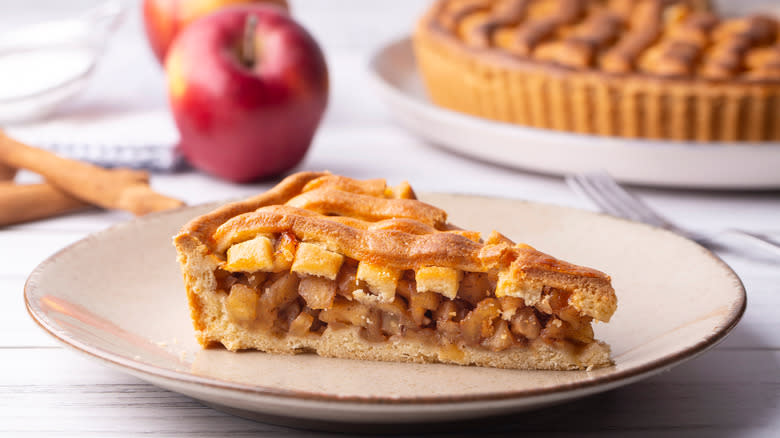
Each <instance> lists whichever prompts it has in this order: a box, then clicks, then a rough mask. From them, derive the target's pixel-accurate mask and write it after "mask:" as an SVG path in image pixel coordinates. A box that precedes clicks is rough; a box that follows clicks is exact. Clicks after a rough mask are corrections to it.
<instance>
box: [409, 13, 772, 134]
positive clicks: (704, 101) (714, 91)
mask: <svg viewBox="0 0 780 438" xmlns="http://www.w3.org/2000/svg"><path fill="white" fill-rule="evenodd" d="M413 43H414V52H415V57H416V59H417V64H418V66H419V70H420V73H421V75H422V79H423V82H424V84H425V87H426V89H427V90H428V94H429V95H430V97H431V99H432V100H433V102H434V103H436V104H437V105H439V106H442V107H444V108H448V109H452V110H455V111H458V112H462V113H466V114H471V115H475V116H479V117H484V118H488V119H493V120H498V121H502V122H509V123H515V124H519V125H526V126H531V127H535V128H543V129H553V130H557V131H568V132H576V133H581V134H597V135H606V136H616V137H628V138H648V139H666V140H681V141H684V140H693V141H701V142H706V141H762V142H763V141H780V123H776V122H777V120H778V117H780V87H778V86H776V85H771V84H762V83H755V84H748V83H739V84H738V83H732V82H711V81H703V80H699V81H696V80H683V79H679V80H674V79H668V78H651V77H644V76H641V75H626V76H607V75H606V74H605V73H603V72H577V71H569V70H564V69H562V68H556V67H554V66H543V65H537V64H536V63H534V62H533V61H521V60H514V59H511V58H510V57H509V55H505V56H501V54H500V53H485V51H478V50H473V49H470V48H468V47H466V46H465V45H464V44H463V43H462V42H460V41H458V40H455V39H454V38H453V37H452V36H451V35H446V34H443V33H442V32H441V31H439V30H437V29H436V28H435V25H434V24H432V22H431V18H429V17H426V18H424V19H423V20H422V21H421V22H420V24H419V25H418V28H417V31H416V33H415V35H414V38H413Z"/></svg>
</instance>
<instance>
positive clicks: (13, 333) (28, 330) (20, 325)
mask: <svg viewBox="0 0 780 438" xmlns="http://www.w3.org/2000/svg"><path fill="white" fill-rule="evenodd" d="M24 281H25V277H5V278H4V277H0V309H3V311H2V315H3V316H2V318H0V348H7V347H58V346H59V345H60V344H59V343H58V342H57V341H56V340H54V338H52V337H51V336H49V335H48V334H47V333H46V332H45V331H44V330H43V329H41V328H40V327H38V324H36V323H35V322H34V321H33V320H32V318H31V317H30V315H29V314H28V313H27V309H26V308H25V305H24V293H23V290H24Z"/></svg>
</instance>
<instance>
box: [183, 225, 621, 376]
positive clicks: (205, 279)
mask: <svg viewBox="0 0 780 438" xmlns="http://www.w3.org/2000/svg"><path fill="white" fill-rule="evenodd" d="M179 244H180V245H181V247H180V249H181V250H182V251H181V252H180V257H179V261H180V262H181V263H182V267H183V272H184V273H185V284H186V287H187V296H188V300H189V303H190V309H191V312H192V315H191V316H192V320H193V324H194V327H195V330H196V337H197V339H198V341H199V342H200V343H201V344H202V345H205V346H214V345H219V344H222V345H224V346H225V348H227V349H229V350H233V351H235V350H244V349H257V350H260V351H265V352H269V353H284V354H299V353H312V352H316V353H317V354H319V355H320V356H325V357H336V358H346V359H363V360H379V361H394V362H399V361H400V362H415V363H451V364H458V365H478V366H487V367H494V368H508V369H537V370H581V369H591V368H599V367H604V366H609V365H611V364H612V362H611V359H610V357H609V353H610V349H609V346H608V345H606V344H604V343H602V342H599V341H594V342H592V343H590V344H587V345H585V346H584V347H580V348H576V349H572V348H556V347H555V346H552V345H548V344H547V343H546V342H544V341H543V340H542V339H541V338H539V339H536V340H534V341H531V342H529V343H528V344H526V345H523V346H521V347H515V348H510V349H507V350H503V351H498V352H495V351H488V350H484V349H479V348H473V347H468V346H460V347H458V348H457V349H453V348H451V347H450V348H447V347H446V346H441V345H437V344H433V343H430V342H422V341H419V340H417V339H414V338H405V337H404V338H401V339H400V340H393V339H390V340H388V341H385V342H370V341H367V340H365V339H364V338H363V337H362V336H361V335H360V333H359V327H351V326H347V327H340V328H332V327H328V328H326V329H325V331H324V332H323V333H322V334H310V335H305V336H294V335H291V334H286V335H284V336H281V337H280V336H278V335H275V334H272V333H270V332H269V331H266V330H260V329H257V328H250V327H248V326H245V325H242V324H241V323H238V322H235V321H234V320H232V319H231V318H230V316H229V314H228V312H227V311H226V310H225V299H226V295H225V294H224V293H219V292H218V291H217V289H218V286H217V281H216V278H215V276H214V271H215V270H216V269H217V266H218V265H217V263H216V262H215V261H214V260H213V259H212V258H211V257H210V256H209V255H207V254H206V252H205V248H204V247H202V246H200V245H198V244H197V240H194V239H192V240H190V239H187V240H181V241H179Z"/></svg>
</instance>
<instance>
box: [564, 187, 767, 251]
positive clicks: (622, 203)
mask: <svg viewBox="0 0 780 438" xmlns="http://www.w3.org/2000/svg"><path fill="white" fill-rule="evenodd" d="M566 183H567V184H568V185H569V187H571V188H572V189H573V190H574V191H575V192H577V193H579V194H580V195H582V196H584V197H586V198H588V199H590V200H591V201H593V203H594V204H596V205H597V206H598V207H599V208H601V210H602V211H604V212H605V213H608V214H611V215H613V216H618V217H622V218H625V219H630V220H633V221H637V222H644V223H646V224H649V225H653V226H656V227H659V228H664V229H666V230H669V231H672V232H674V233H677V234H680V235H682V236H685V237H687V238H689V239H691V240H694V241H696V242H698V243H700V244H702V245H703V246H706V247H708V248H712V249H718V248H723V247H724V245H723V243H721V241H720V240H718V239H717V238H716V236H715V235H710V234H705V233H700V232H698V231H693V230H689V229H686V228H682V227H680V226H678V225H676V224H675V223H673V222H671V221H669V220H668V219H666V218H664V217H663V216H661V215H660V214H658V213H656V212H655V211H654V210H653V209H652V208H650V206H648V205H647V204H645V203H644V202H643V201H642V200H641V199H639V198H637V197H636V196H634V195H633V194H631V193H629V192H627V191H626V190H625V189H624V188H623V187H621V186H620V185H619V184H618V183H617V182H616V181H615V180H614V179H612V177H611V176H609V175H608V174H607V173H605V172H598V173H583V174H578V175H570V176H567V177H566ZM722 233H724V234H731V235H735V236H740V237H741V238H743V239H745V240H747V241H750V242H751V243H752V244H754V245H756V246H758V247H761V248H763V249H765V250H767V251H770V252H772V253H774V255H775V256H780V244H778V243H777V242H774V241H772V240H770V239H769V238H768V237H766V236H764V235H762V234H758V233H753V232H749V231H745V230H738V229H735V228H730V229H727V230H723V231H722Z"/></svg>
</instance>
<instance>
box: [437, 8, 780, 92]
mask: <svg viewBox="0 0 780 438" xmlns="http://www.w3.org/2000/svg"><path fill="white" fill-rule="evenodd" d="M706 5H707V2H706V1H696V0H440V2H439V3H438V4H437V6H436V7H435V8H434V9H433V10H432V12H431V13H430V14H429V15H428V16H427V18H426V19H424V21H423V24H424V25H428V24H432V25H434V28H435V29H438V30H441V31H443V32H444V33H446V34H447V35H450V36H454V37H455V38H457V39H458V40H459V41H461V42H462V43H463V44H465V45H466V46H468V47H470V48H473V49H476V50H486V51H488V52H496V53H501V54H504V55H505V54H509V55H511V56H512V57H514V58H515V59H527V60H534V61H542V62H543V63H545V64H554V65H557V66H562V67H566V68H570V69H575V70H600V71H604V72H609V73H641V74H646V75H650V76H662V77H701V78H709V79H732V80H738V81H742V80H744V81H762V82H766V81H769V82H773V83H774V82H780V21H778V19H777V18H776V17H772V16H769V15H757V14H756V15H751V16H747V17H735V18H722V17H719V16H717V15H716V14H714V13H713V12H711V11H709V10H708V8H707V6H706Z"/></svg>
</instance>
